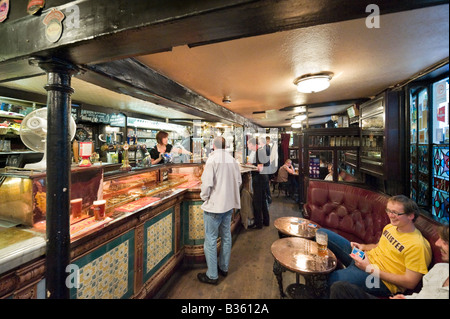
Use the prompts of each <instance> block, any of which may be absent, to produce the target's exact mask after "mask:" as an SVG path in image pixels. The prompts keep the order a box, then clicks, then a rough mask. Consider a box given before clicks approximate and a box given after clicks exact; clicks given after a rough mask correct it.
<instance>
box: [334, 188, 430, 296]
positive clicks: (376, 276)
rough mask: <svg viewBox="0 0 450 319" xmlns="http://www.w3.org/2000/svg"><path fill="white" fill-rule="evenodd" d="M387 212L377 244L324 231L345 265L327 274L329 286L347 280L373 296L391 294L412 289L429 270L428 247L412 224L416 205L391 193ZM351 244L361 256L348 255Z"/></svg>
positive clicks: (416, 210) (417, 211)
mask: <svg viewBox="0 0 450 319" xmlns="http://www.w3.org/2000/svg"><path fill="white" fill-rule="evenodd" d="M386 213H387V214H388V216H389V219H390V224H388V225H386V226H385V227H384V229H383V232H382V235H381V237H380V240H379V242H378V243H377V244H369V245H368V244H359V243H355V242H349V241H348V240H347V239H345V238H343V237H341V236H339V235H338V234H336V233H334V232H332V231H329V230H326V232H327V233H328V247H329V248H330V249H331V250H332V251H333V252H334V254H335V255H336V257H337V258H338V259H339V260H341V261H342V262H343V264H344V265H345V266H346V267H347V268H345V269H339V270H335V271H334V272H332V273H331V274H330V276H329V278H328V284H329V286H330V287H331V285H332V284H333V283H335V282H337V281H347V282H350V283H352V284H354V285H356V286H359V287H361V288H363V289H364V291H366V292H368V293H371V294H373V295H376V296H390V295H392V294H396V293H399V292H403V291H405V290H406V289H414V288H415V287H416V286H417V284H418V283H419V282H420V280H421V279H422V276H423V275H424V274H426V273H427V272H428V265H429V264H430V262H431V247H430V244H429V242H428V241H427V240H426V239H425V238H424V237H423V236H422V233H421V232H420V231H419V230H418V229H416V227H415V226H414V221H415V220H416V218H417V217H418V216H419V208H418V207H417V204H416V203H415V202H414V201H413V200H411V199H409V198H408V197H406V196H404V195H398V196H393V197H391V198H390V199H389V200H388V203H387V208H386ZM353 247H356V248H358V249H361V250H362V251H364V253H365V257H364V259H362V258H360V257H359V256H354V255H352V254H351V251H352V249H353Z"/></svg>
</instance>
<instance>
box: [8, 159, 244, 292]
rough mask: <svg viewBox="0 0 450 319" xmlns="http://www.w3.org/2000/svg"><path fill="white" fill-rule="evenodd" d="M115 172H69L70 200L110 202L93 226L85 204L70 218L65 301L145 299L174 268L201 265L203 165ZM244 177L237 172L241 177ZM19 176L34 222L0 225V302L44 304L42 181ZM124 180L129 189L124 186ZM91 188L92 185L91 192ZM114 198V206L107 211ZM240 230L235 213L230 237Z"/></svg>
mask: <svg viewBox="0 0 450 319" xmlns="http://www.w3.org/2000/svg"><path fill="white" fill-rule="evenodd" d="M117 167H118V166H117V165H116V166H114V165H103V166H97V167H95V166H92V167H91V168H84V169H80V168H73V169H72V188H71V193H74V194H73V196H71V198H76V197H78V196H80V197H82V198H83V201H84V200H85V199H87V198H89V197H88V195H87V194H92V193H95V196H91V197H90V198H91V199H90V201H91V202H92V200H95V199H99V198H100V197H102V198H103V199H105V200H106V201H107V203H109V205H108V204H107V208H106V211H107V214H106V218H105V219H103V220H100V221H96V220H95V218H94V217H93V216H91V215H90V214H92V210H90V209H92V207H91V204H92V203H91V202H88V203H86V204H83V214H82V216H84V215H85V216H84V217H77V218H80V221H78V220H74V218H73V216H72V217H71V226H70V227H71V264H70V265H69V266H70V269H68V278H69V281H68V284H69V286H70V287H69V288H70V298H72V299H85V298H95V299H100V298H148V297H152V296H154V295H155V294H156V293H157V292H158V290H159V289H160V288H161V286H162V285H163V284H164V283H165V282H166V281H167V280H168V278H170V276H171V275H172V274H173V273H174V272H175V270H176V269H177V267H178V266H179V265H181V263H183V262H184V263H186V264H198V263H204V261H205V259H204V253H203V241H204V228H203V211H202V209H201V205H202V203H203V202H202V201H201V199H200V186H201V181H200V178H201V174H202V172H203V164H166V165H155V166H152V167H149V168H143V169H133V170H131V171H117V170H116V169H117ZM250 171H251V169H249V168H244V167H242V168H241V173H242V174H243V175H246V174H248V173H249V172H250ZM98 172H100V173H101V174H100V175H99V174H98ZM3 173H4V172H3ZM15 173H16V174H17V173H18V172H15ZM19 173H20V172H19ZM77 174H78V175H77ZM8 175H11V174H7V173H6V174H5V173H4V174H2V175H1V176H2V178H3V179H4V178H5V177H6V176H8ZM13 175H14V174H13ZM19 175H20V174H19ZM248 175H249V174H248ZM85 176H88V177H89V181H90V182H89V183H86V181H85V179H83V177H85ZM99 176H100V177H99ZM22 177H23V180H21V185H20V186H21V187H19V189H21V191H23V190H24V189H25V193H27V190H31V189H33V198H34V200H31V201H32V202H33V204H31V203H27V201H30V199H29V198H28V199H26V200H25V201H23V198H25V197H28V193H27V196H25V195H24V194H23V192H22V193H20V196H19V197H18V198H20V199H21V201H20V203H21V205H32V206H33V209H34V213H33V217H30V216H26V217H24V216H20V218H22V222H20V221H19V220H14V219H11V220H10V221H9V222H6V221H4V222H2V224H0V299H2V298H18V299H19V298H45V281H44V279H45V256H44V255H45V249H46V242H45V212H41V211H39V209H37V208H39V207H38V206H39V203H36V202H37V199H39V196H41V197H42V194H40V191H42V189H41V190H39V187H42V185H45V183H43V182H42V180H43V179H44V180H45V174H43V175H42V174H41V175H39V174H37V175H34V176H33V177H32V178H28V179H31V181H32V182H29V181H28V179H27V178H26V177H27V176H22ZM28 177H29V176H28ZM74 177H75V178H74ZM99 178H100V179H99ZM152 178H154V179H155V180H154V181H153V180H152ZM146 179H148V180H146ZM39 180H40V181H41V183H38V182H37V181H39ZM122 181H124V183H122ZM129 181H131V182H133V183H136V184H135V185H132V186H129V185H130V183H131V182H130V183H129ZM149 181H150V182H149ZM2 183H3V185H1V184H2ZM30 183H31V185H28V184H30ZM74 183H75V184H74ZM5 184H8V179H6V181H5V180H3V182H1V183H0V185H1V186H0V199H5V198H6V197H5V196H6V195H5V194H3V195H2V187H4V186H5ZM92 184H96V185H98V190H97V191H95V190H96V186H95V185H94V186H92ZM24 185H25V186H26V187H24ZM36 185H37V186H36ZM134 186H136V187H134ZM16 188H17V187H16ZM11 189H12V188H8V191H11ZM158 190H159V191H158ZM44 191H45V189H44ZM10 193H14V192H10ZM97 194H98V195H99V196H98V198H94V197H97ZM100 194H101V195H100ZM145 194H150V195H149V196H147V195H145ZM2 196H3V198H2ZM12 197H14V196H12V195H8V197H7V198H6V204H5V205H7V206H8V207H12V205H17V204H18V203H19V202H18V201H17V200H15V199H14V198H12ZM117 198H120V200H121V202H119V205H115V204H114V203H116V202H117ZM122 200H124V201H122ZM8 201H9V202H8ZM3 202H5V200H3ZM0 205H1V204H0ZM114 205H115V206H114ZM41 206H42V205H41ZM111 207H112V208H111ZM0 208H1V207H0ZM41 208H42V207H41ZM5 215H7V212H3V216H2V212H1V211H0V217H2V218H1V219H3V220H5ZM20 218H19V219H20ZM30 219H31V220H30ZM39 219H41V220H39ZM239 225H240V216H239V213H238V212H237V211H235V212H234V214H233V219H232V227H231V228H232V232H233V233H236V230H237V229H238V227H239ZM217 245H218V246H219V245H220V238H219V240H218V243H217ZM70 280H72V281H70ZM77 280H79V281H77Z"/></svg>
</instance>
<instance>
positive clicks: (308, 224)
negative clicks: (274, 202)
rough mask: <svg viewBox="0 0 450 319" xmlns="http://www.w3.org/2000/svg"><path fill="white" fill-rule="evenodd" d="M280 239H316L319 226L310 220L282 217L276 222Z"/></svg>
mask: <svg viewBox="0 0 450 319" xmlns="http://www.w3.org/2000/svg"><path fill="white" fill-rule="evenodd" d="M274 226H275V228H276V229H277V230H278V234H279V237H280V238H282V237H285V236H294V237H301V238H314V236H315V235H316V230H317V229H318V228H320V226H319V225H317V224H316V223H314V222H312V221H310V220H309V219H305V218H299V217H280V218H277V219H276V220H275V222H274Z"/></svg>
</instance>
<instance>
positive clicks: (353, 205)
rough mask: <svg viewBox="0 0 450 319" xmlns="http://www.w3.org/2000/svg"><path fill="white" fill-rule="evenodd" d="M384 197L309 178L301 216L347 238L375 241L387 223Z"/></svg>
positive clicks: (358, 188)
mask: <svg viewBox="0 0 450 319" xmlns="http://www.w3.org/2000/svg"><path fill="white" fill-rule="evenodd" d="M388 198H389V197H388V196H386V195H384V194H380V193H376V192H373V191H369V190H366V189H363V188H360V187H354V186H350V185H346V184H342V183H332V182H324V181H310V182H309V186H308V196H307V203H306V204H305V205H304V209H305V217H306V218H308V219H310V220H312V221H314V222H317V223H318V224H319V225H321V226H322V227H325V228H328V229H330V230H333V231H335V232H337V233H339V234H341V235H342V236H344V237H345V238H347V239H348V240H350V241H356V242H360V243H367V244H372V243H377V242H378V239H379V238H380V236H381V231H382V230H383V227H384V226H386V225H387V224H388V223H389V218H388V216H387V214H386V212H385V209H386V204H387V200H388Z"/></svg>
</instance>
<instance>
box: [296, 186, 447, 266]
mask: <svg viewBox="0 0 450 319" xmlns="http://www.w3.org/2000/svg"><path fill="white" fill-rule="evenodd" d="M388 199H389V196H387V195H385V194H381V193H376V192H373V191H370V190H366V189H363V188H360V187H356V186H350V185H346V184H342V183H333V182H325V181H310V182H309V186H308V196H307V202H306V204H305V205H304V216H305V218H308V219H310V220H312V221H314V222H316V223H318V224H319V225H321V226H322V227H325V228H328V229H330V230H332V231H334V232H336V233H338V234H340V235H342V236H344V237H345V238H347V239H348V240H350V241H354V242H358V243H363V244H374V243H377V242H378V240H379V238H380V237H381V232H382V230H383V228H384V226H386V225H387V224H388V223H389V217H388V216H387V214H386V211H385V209H386V204H387V201H388ZM414 224H415V226H416V228H417V229H419V230H420V231H421V232H422V234H423V236H424V237H425V238H426V239H427V240H428V241H429V243H430V245H431V249H432V251H433V260H432V263H431V265H430V268H431V267H432V266H433V265H434V264H435V263H439V262H442V256H441V253H440V251H439V247H437V246H436V245H435V243H436V240H437V239H438V238H439V234H438V227H439V226H440V225H441V224H440V223H438V222H437V221H434V220H433V219H431V218H429V217H427V216H425V215H423V214H421V215H420V216H419V217H418V218H417V220H416V221H415V223H414Z"/></svg>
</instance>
